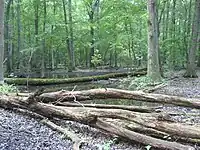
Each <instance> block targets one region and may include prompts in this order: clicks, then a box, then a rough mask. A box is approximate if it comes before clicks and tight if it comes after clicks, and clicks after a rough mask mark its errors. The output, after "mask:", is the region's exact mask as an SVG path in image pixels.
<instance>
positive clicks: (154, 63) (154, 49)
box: [147, 0, 161, 82]
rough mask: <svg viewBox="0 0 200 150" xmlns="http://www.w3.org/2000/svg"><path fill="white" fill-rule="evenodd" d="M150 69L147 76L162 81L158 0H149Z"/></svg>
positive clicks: (148, 68)
mask: <svg viewBox="0 0 200 150" xmlns="http://www.w3.org/2000/svg"><path fill="white" fill-rule="evenodd" d="M147 9H148V17H149V18H148V67H147V75H148V76H149V77H150V78H151V79H152V80H153V81H154V82H156V81H160V80H161V74H160V67H159V57H158V46H159V44H158V42H159V40H158V27H157V26H158V20H157V14H156V0H148V3H147Z"/></svg>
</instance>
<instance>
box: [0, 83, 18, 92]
mask: <svg viewBox="0 0 200 150" xmlns="http://www.w3.org/2000/svg"><path fill="white" fill-rule="evenodd" d="M17 92H18V89H17V87H16V86H14V85H12V84H11V85H8V84H3V85H0V94H9V93H17Z"/></svg>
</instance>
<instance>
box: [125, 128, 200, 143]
mask: <svg viewBox="0 0 200 150" xmlns="http://www.w3.org/2000/svg"><path fill="white" fill-rule="evenodd" d="M125 128H127V129H129V130H131V131H134V132H137V133H141V134H145V135H147V136H151V137H155V138H159V139H163V140H170V141H178V142H182V143H191V144H200V139H194V138H188V137H180V136H176V135H173V134H169V133H165V132H161V131H158V130H155V129H152V128H146V127H144V126H141V125H137V124H128V125H125Z"/></svg>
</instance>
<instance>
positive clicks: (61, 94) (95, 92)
mask: <svg viewBox="0 0 200 150" xmlns="http://www.w3.org/2000/svg"><path fill="white" fill-rule="evenodd" d="M93 99H129V100H137V101H144V102H152V103H161V104H172V105H176V106H183V107H190V108H196V109H200V99H195V98H184V97H178V96H170V95H163V94H152V93H144V92H141V91H128V90H121V89H113V88H104V89H91V90H83V91H58V92H52V93H43V94H42V95H40V100H41V101H43V102H56V101H59V102H61V101H62V102H64V101H68V102H69V101H85V100H93Z"/></svg>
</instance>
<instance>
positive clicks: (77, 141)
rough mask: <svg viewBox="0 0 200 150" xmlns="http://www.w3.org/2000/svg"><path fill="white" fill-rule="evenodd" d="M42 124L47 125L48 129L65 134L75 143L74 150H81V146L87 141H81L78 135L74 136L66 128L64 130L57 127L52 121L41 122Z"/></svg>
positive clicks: (44, 120)
mask: <svg viewBox="0 0 200 150" xmlns="http://www.w3.org/2000/svg"><path fill="white" fill-rule="evenodd" d="M41 122H42V123H44V124H46V125H47V126H48V127H50V128H52V129H53V130H56V131H58V132H60V133H63V134H64V136H65V137H66V138H68V139H70V140H72V142H73V150H79V148H80V146H81V144H82V143H83V142H85V141H83V140H81V139H80V138H79V137H78V136H77V135H76V134H74V133H73V132H72V131H69V130H67V129H66V128H62V127H61V126H58V125H56V124H55V123H53V122H52V121H50V120H47V119H43V120H42V121H41Z"/></svg>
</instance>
